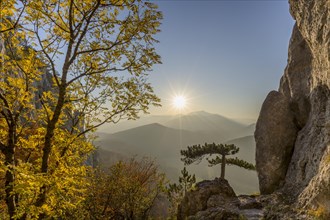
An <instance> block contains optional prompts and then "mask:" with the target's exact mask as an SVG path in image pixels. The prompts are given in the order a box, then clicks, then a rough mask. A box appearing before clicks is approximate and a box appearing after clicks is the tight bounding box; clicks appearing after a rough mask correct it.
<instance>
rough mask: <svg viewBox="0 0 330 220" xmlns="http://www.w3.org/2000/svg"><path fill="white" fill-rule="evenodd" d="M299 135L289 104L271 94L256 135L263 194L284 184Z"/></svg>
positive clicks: (285, 100)
mask: <svg viewBox="0 0 330 220" xmlns="http://www.w3.org/2000/svg"><path fill="white" fill-rule="evenodd" d="M297 132H298V129H297V126H296V124H295V122H294V115H293V112H292V111H291V109H290V100H289V99H288V98H287V97H286V96H284V95H283V94H282V93H280V92H276V91H272V92H270V93H269V94H268V96H267V98H266V100H265V102H264V104H263V106H262V108H261V112H260V116H259V120H258V122H257V130H256V132H255V138H256V144H257V146H259V147H258V148H257V149H256V158H258V159H257V160H256V166H257V172H258V178H259V183H260V192H261V193H263V194H268V193H272V192H274V191H275V190H276V189H278V188H279V187H280V186H281V185H282V184H283V181H284V179H285V175H286V172H287V169H288V166H289V163H290V160H291V156H292V151H293V146H294V143H295V140H296V135H297Z"/></svg>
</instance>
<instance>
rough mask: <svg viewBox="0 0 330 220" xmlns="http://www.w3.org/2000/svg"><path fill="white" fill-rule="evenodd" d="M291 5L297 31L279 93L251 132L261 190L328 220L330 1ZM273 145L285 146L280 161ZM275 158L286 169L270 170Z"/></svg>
mask: <svg viewBox="0 0 330 220" xmlns="http://www.w3.org/2000/svg"><path fill="white" fill-rule="evenodd" d="M289 2H290V11H291V14H292V16H293V18H294V19H295V20H296V25H295V27H294V29H293V32H292V37H291V41H290V45H289V53H288V64H287V67H286V69H285V73H284V75H283V77H282V79H281V83H280V87H279V91H278V93H274V92H271V93H270V95H269V96H268V97H267V99H266V101H265V103H264V104H263V107H262V110H261V113H260V117H259V119H258V123H257V127H256V132H255V138H256V143H257V153H256V154H257V157H256V160H257V161H256V164H257V171H258V175H259V178H260V180H259V183H260V189H261V192H262V193H271V192H272V191H275V190H277V192H282V193H283V194H285V195H286V197H287V201H286V202H287V203H288V204H290V207H291V209H293V208H295V209H296V210H301V212H302V213H303V212H304V211H306V213H307V214H308V213H313V211H315V210H319V211H320V210H321V211H322V216H323V217H322V218H326V219H330V1H329V0H317V1H316V0H290V1H289ZM278 111H282V115H280V114H278ZM273 117H279V118H277V119H274V118H273ZM294 126H295V127H296V129H297V132H294ZM292 140H295V141H293V142H294V143H293V144H291V145H290V144H289V142H292ZM274 144H284V145H286V147H285V146H282V147H283V148H282V149H283V152H281V153H280V154H281V155H280V154H279V152H278V148H274V147H271V146H274ZM292 146H293V149H291V148H292ZM292 150H293V151H292ZM274 157H275V158H276V157H280V158H277V159H279V160H278V161H279V162H280V163H283V164H287V163H288V164H287V165H286V166H281V168H280V169H279V170H276V168H270V167H269V163H267V161H268V160H269V161H274ZM288 161H289V162H288ZM268 168H270V169H269V170H268ZM267 172H270V173H267ZM279 174H280V175H279ZM284 175H285V177H284V178H283V176H284ZM314 213H319V212H314ZM324 216H328V217H329V218H328V217H324ZM268 217H269V216H268ZM269 218H270V217H269ZM309 218H312V217H304V219H309ZM282 219H285V218H282Z"/></svg>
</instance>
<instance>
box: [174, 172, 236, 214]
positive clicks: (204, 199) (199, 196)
mask: <svg viewBox="0 0 330 220" xmlns="http://www.w3.org/2000/svg"><path fill="white" fill-rule="evenodd" d="M238 206H239V200H238V198H237V196H236V194H235V192H234V190H233V189H232V188H231V186H230V185H229V183H228V181H227V180H225V179H222V178H216V179H215V180H204V181H202V182H199V183H197V184H196V189H195V190H193V191H190V192H188V193H187V194H186V195H185V197H184V198H183V201H182V202H181V204H180V205H179V207H178V215H177V219H178V220H180V219H182V220H183V219H237V217H238V216H239V210H238Z"/></svg>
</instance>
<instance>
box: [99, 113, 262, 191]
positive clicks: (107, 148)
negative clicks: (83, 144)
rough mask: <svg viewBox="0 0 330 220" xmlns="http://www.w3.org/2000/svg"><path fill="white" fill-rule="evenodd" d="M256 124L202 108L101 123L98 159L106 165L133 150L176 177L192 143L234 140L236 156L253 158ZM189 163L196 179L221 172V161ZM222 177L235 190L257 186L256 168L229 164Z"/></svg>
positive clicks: (253, 159)
mask: <svg viewBox="0 0 330 220" xmlns="http://www.w3.org/2000/svg"><path fill="white" fill-rule="evenodd" d="M251 121H252V120H251ZM251 121H250V122H251ZM134 125H135V126H136V127H134ZM125 128H126V129H125ZM254 129H255V124H254V123H250V124H247V123H246V120H245V121H244V123H243V122H240V120H234V119H229V118H226V117H224V116H221V115H218V114H211V113H208V112H205V111H199V112H192V113H189V114H185V115H175V116H152V115H151V116H147V117H145V118H142V119H140V120H137V121H132V122H130V121H128V122H123V123H119V124H118V125H117V124H115V125H111V126H104V127H101V129H100V130H99V131H98V132H97V135H98V138H97V139H96V140H95V144H96V146H99V148H100V150H99V154H98V155H99V160H100V162H101V163H103V164H104V165H105V166H109V165H110V164H111V163H114V162H115V161H116V160H120V159H125V158H129V157H131V156H134V155H138V156H147V157H151V158H154V159H155V160H156V162H157V163H159V165H160V168H161V169H162V170H163V171H164V172H165V173H166V175H167V178H169V179H170V180H171V181H177V180H178V177H179V174H180V170H181V169H182V168H183V167H184V164H183V162H181V160H180V158H181V156H180V150H181V149H186V148H187V146H191V145H195V144H204V143H205V142H207V143H213V142H214V143H227V144H235V145H236V146H238V147H239V148H240V151H239V153H238V154H237V155H235V156H234V157H236V156H237V157H239V158H241V159H244V160H246V161H248V162H250V163H253V164H255V155H254V154H255V141H254V138H253V132H254ZM118 130H120V131H118ZM187 169H188V171H190V172H191V173H194V174H196V177H197V179H198V180H202V179H214V178H215V177H219V175H220V165H217V166H214V167H208V165H207V163H206V162H202V163H201V164H198V165H194V164H193V165H190V166H187ZM226 177H227V179H228V180H229V182H230V184H231V185H232V186H233V188H234V189H235V191H236V192H237V193H239V194H240V193H256V192H258V182H257V175H256V172H255V171H248V170H245V169H241V168H238V167H235V166H228V168H227V170H226Z"/></svg>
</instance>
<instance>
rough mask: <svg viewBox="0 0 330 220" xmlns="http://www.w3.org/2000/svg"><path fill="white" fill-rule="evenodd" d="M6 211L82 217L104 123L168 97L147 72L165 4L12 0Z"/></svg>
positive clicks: (3, 180)
mask: <svg viewBox="0 0 330 220" xmlns="http://www.w3.org/2000/svg"><path fill="white" fill-rule="evenodd" d="M0 16H1V23H0V35H1V36H0V39H1V40H0V51H1V53H0V76H1V77H0V184H1V187H0V193H1V194H0V205H1V209H0V218H1V219H54V218H55V219H56V218H61V219H65V218H67V219H74V218H77V219H79V218H78V217H77V216H79V214H80V213H79V210H82V208H83V205H84V201H85V199H86V197H85V195H86V191H87V190H88V189H89V188H88V187H89V186H88V184H87V183H88V181H86V178H87V167H86V165H85V161H86V159H87V157H88V155H89V154H90V153H91V152H92V151H93V149H94V148H93V146H92V144H91V143H92V140H93V132H94V131H95V129H96V128H97V127H98V126H100V125H102V124H104V123H116V122H118V121H119V120H121V119H123V118H126V119H136V118H138V114H139V112H148V108H149V106H151V105H156V106H157V105H159V99H158V98H157V97H156V96H155V95H154V93H153V89H152V87H151V85H150V84H149V83H148V82H147V80H146V76H147V75H148V71H149V70H151V68H152V66H153V65H154V64H158V63H160V57H159V55H158V54H157V53H156V52H155V50H154V46H153V45H154V43H156V42H157V41H156V40H155V39H154V35H155V34H156V33H157V32H158V31H159V25H160V20H161V18H162V14H161V13H160V12H159V11H158V10H157V7H156V5H154V4H152V3H150V2H144V1H140V0H84V1H80V0H65V1H62V0H44V1H40V0H6V1H1V14H0Z"/></svg>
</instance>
